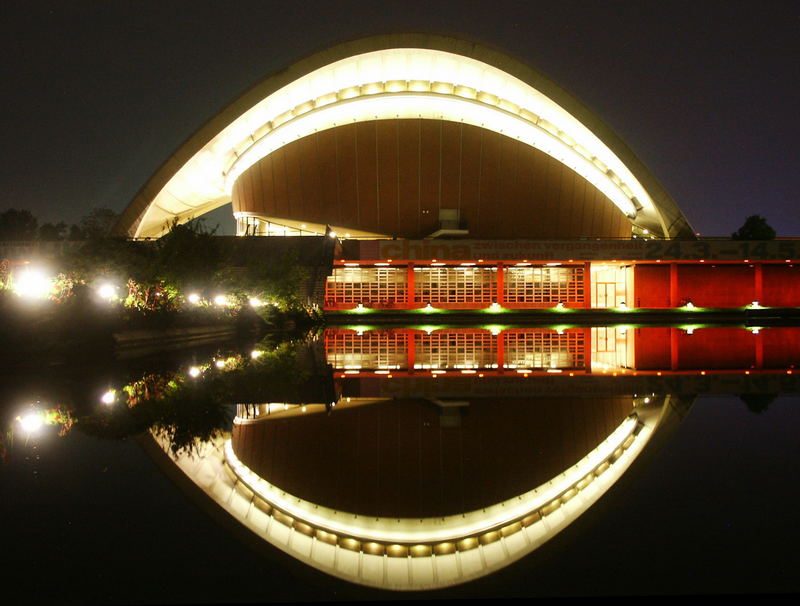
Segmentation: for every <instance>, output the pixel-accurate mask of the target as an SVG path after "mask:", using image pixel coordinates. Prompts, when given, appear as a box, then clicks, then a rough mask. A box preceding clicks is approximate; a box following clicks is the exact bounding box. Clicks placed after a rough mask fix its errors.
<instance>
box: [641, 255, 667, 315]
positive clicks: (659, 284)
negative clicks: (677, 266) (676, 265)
mask: <svg viewBox="0 0 800 606" xmlns="http://www.w3.org/2000/svg"><path fill="white" fill-rule="evenodd" d="M633 280H634V282H633V284H634V287H633V292H634V296H635V298H636V307H670V304H669V265H634V267H633Z"/></svg>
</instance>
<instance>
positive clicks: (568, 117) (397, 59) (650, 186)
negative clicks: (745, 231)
mask: <svg viewBox="0 0 800 606" xmlns="http://www.w3.org/2000/svg"><path fill="white" fill-rule="evenodd" d="M400 117H414V118H433V119H447V120H453V121H460V122H464V123H466V124H471V125H475V126H480V127H482V128H486V129H488V130H492V131H494V132H499V133H503V134H505V135H508V136H512V137H515V138H517V139H519V140H520V141H523V142H525V143H527V144H528V145H531V146H532V147H535V148H536V149H539V150H541V151H543V152H545V153H547V154H549V155H550V156H552V157H553V158H555V159H557V160H558V161H560V162H562V163H563V164H565V165H566V166H568V167H570V168H571V169H572V170H574V171H575V172H577V173H578V174H580V175H581V176H582V177H584V178H585V179H587V180H588V181H589V182H590V183H592V184H593V185H594V186H595V187H596V188H597V189H598V190H599V191H601V192H602V193H603V194H604V195H605V196H607V197H608V198H609V199H610V200H611V201H612V202H613V203H614V204H615V205H616V206H617V207H618V208H619V209H620V210H621V211H622V212H623V213H625V215H626V216H628V218H629V219H630V220H631V223H632V225H635V226H638V227H639V228H641V229H647V230H649V231H650V232H651V233H653V234H655V235H658V236H661V237H676V236H688V235H691V233H692V230H691V227H690V226H689V224H688V222H687V221H686V219H685V218H684V217H683V215H682V213H681V212H680V210H679V209H678V207H677V205H676V204H675V203H674V202H673V201H672V199H671V198H670V197H669V195H668V194H667V193H666V191H665V190H664V189H663V187H661V186H660V184H659V183H658V182H657V181H656V180H655V178H654V177H653V176H652V175H651V174H650V173H649V171H648V170H647V169H646V168H645V167H644V165H642V163H641V162H640V161H639V160H638V159H637V158H636V156H635V155H634V154H633V153H632V152H631V151H630V149H628V147H627V146H626V145H625V144H624V143H623V142H622V141H621V140H620V139H619V137H617V136H616V135H615V134H614V133H613V132H612V130H611V129H610V128H609V127H608V126H607V125H605V124H604V123H603V122H602V121H601V120H600V119H599V118H598V117H597V116H596V115H595V114H594V113H593V112H591V111H590V110H589V109H588V108H586V107H585V106H584V105H583V104H582V103H580V102H579V101H578V100H577V99H575V98H574V97H573V96H572V95H570V94H569V93H567V92H566V91H564V90H563V89H561V88H560V87H558V86H557V85H556V84H554V83H553V82H552V81H550V80H549V79H547V78H546V77H544V76H543V75H542V74H540V73H538V72H536V71H535V70H533V69H532V68H530V67H528V66H526V65H524V64H523V63H521V62H519V61H517V60H516V59H513V58H511V57H508V56H507V55H504V54H502V53H500V52H497V51H495V50H492V49H489V48H486V47H483V46H480V45H477V44H473V43H469V42H465V41H462V40H456V39H453V38H448V37H444V36H436V35H426V34H396V35H384V36H375V37H370V38H364V39H360V40H355V41H351V42H347V43H344V44H340V45H337V46H334V47H332V48H330V49H327V50H324V51H321V52H319V53H316V54H314V55H312V56H310V57H308V58H306V59H304V60H302V61H299V62H298V63H296V64H294V65H292V66H291V67H289V68H288V69H286V70H284V71H282V72H279V73H278V74H275V75H273V76H271V77H269V78H267V79H266V80H264V81H263V82H261V83H260V84H258V85H256V86H255V87H254V88H252V89H251V90H250V91H249V92H247V93H246V94H244V95H243V96H241V97H240V98H239V99H237V100H236V101H234V102H233V103H232V104H231V105H229V106H228V107H227V108H226V109H224V110H223V111H222V112H220V113H219V114H218V115H217V116H215V117H214V118H212V120H210V121H209V122H208V123H207V124H206V125H205V126H203V127H202V128H201V129H200V130H198V131H197V132H196V133H195V134H194V135H193V136H192V137H191V138H190V139H189V140H188V141H187V142H186V143H185V144H183V145H182V146H181V147H180V148H179V149H178V150H177V151H176V152H175V154H173V156H172V157H171V158H170V159H169V160H168V161H167V162H166V163H165V164H164V165H163V166H162V167H161V168H160V169H159V170H158V171H157V172H156V173H155V175H153V177H152V178H151V179H150V180H149V181H148V182H147V183H146V184H145V185H144V187H143V188H142V190H141V191H140V192H139V193H138V194H137V196H136V197H135V198H134V199H133V200H132V201H131V203H130V204H129V206H128V207H127V208H126V209H125V211H124V212H123V215H122V217H121V218H120V221H119V223H118V224H117V226H116V232H117V233H119V234H126V235H130V236H137V237H153V236H160V235H161V234H163V233H164V231H165V226H166V225H167V224H168V223H169V222H170V221H172V220H174V219H177V220H178V221H180V222H183V221H186V220H189V219H190V218H192V217H194V216H197V215H199V214H203V213H205V212H207V211H209V210H213V209H214V208H216V207H219V206H221V205H223V204H226V203H227V202H229V201H230V192H231V190H232V188H233V184H234V183H235V181H236V179H237V178H238V176H239V175H241V174H242V173H243V172H244V171H245V170H247V169H248V168H249V167H250V166H252V165H253V164H255V163H256V162H258V161H259V160H260V159H262V158H264V157H265V156H267V155H268V154H270V153H271V152H272V151H274V150H275V149H279V148H280V147H282V146H284V145H286V144H288V143H290V142H292V141H295V140H297V139H299V138H302V137H304V136H307V135H308V134H311V133H314V132H318V131H319V130H322V129H329V128H334V127H336V125H340V124H343V123H352V122H359V121H366V120H376V119H386V118H400Z"/></svg>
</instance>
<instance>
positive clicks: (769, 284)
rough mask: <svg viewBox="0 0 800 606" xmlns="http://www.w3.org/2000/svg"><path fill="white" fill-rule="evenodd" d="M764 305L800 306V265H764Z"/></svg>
mask: <svg viewBox="0 0 800 606" xmlns="http://www.w3.org/2000/svg"><path fill="white" fill-rule="evenodd" d="M759 303H761V304H762V305H766V306H767V307H800V266H797V265H788V264H787V265H764V277H763V293H762V296H761V301H759Z"/></svg>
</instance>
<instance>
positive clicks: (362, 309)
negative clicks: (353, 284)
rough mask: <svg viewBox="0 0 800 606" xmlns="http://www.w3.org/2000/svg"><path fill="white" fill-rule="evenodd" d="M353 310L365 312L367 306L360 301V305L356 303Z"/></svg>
mask: <svg viewBox="0 0 800 606" xmlns="http://www.w3.org/2000/svg"><path fill="white" fill-rule="evenodd" d="M353 311H354V312H356V313H363V312H365V311H367V308H366V307H364V306H363V305H362V304H361V303H359V304H358V305H356V308H355V309H354V310H353Z"/></svg>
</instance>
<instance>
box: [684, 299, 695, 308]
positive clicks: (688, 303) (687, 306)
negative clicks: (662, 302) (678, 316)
mask: <svg viewBox="0 0 800 606" xmlns="http://www.w3.org/2000/svg"><path fill="white" fill-rule="evenodd" d="M684 307H685V308H686V309H694V304H693V303H692V302H691V301H687V302H686V305H684Z"/></svg>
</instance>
